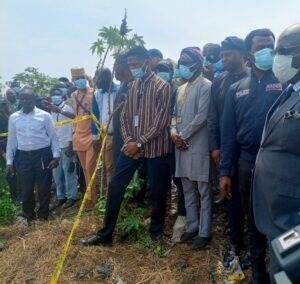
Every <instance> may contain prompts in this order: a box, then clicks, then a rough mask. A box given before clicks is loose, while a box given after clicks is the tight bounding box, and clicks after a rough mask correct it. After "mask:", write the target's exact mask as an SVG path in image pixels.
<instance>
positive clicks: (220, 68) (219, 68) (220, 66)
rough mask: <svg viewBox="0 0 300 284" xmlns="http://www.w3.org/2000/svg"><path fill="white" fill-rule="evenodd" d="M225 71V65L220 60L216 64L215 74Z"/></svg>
mask: <svg viewBox="0 0 300 284" xmlns="http://www.w3.org/2000/svg"><path fill="white" fill-rule="evenodd" d="M223 70H224V65H223V62H222V60H219V61H218V62H217V63H215V64H214V72H222V71H223Z"/></svg>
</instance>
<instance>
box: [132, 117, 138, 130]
mask: <svg viewBox="0 0 300 284" xmlns="http://www.w3.org/2000/svg"><path fill="white" fill-rule="evenodd" d="M133 125H134V127H138V126H139V116H138V115H135V116H134V122H133Z"/></svg>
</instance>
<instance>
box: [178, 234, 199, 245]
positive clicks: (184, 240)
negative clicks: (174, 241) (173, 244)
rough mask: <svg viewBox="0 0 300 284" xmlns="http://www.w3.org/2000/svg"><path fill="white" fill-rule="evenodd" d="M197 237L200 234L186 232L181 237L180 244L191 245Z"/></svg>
mask: <svg viewBox="0 0 300 284" xmlns="http://www.w3.org/2000/svg"><path fill="white" fill-rule="evenodd" d="M197 235H198V232H194V233H189V232H185V233H184V234H183V235H182V236H181V238H180V242H181V243H191V242H192V241H193V239H194V238H195V237H196V236H197Z"/></svg>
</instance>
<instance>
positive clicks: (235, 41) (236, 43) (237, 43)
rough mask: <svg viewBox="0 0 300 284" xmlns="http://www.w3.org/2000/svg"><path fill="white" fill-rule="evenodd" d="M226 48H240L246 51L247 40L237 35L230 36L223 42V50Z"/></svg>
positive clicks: (239, 49)
mask: <svg viewBox="0 0 300 284" xmlns="http://www.w3.org/2000/svg"><path fill="white" fill-rule="evenodd" d="M224 50H238V51H242V52H246V46H245V42H244V40H242V39H241V38H238V37H236V36H228V37H226V38H225V39H224V40H223V41H222V42H221V51H224Z"/></svg>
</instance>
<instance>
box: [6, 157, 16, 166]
mask: <svg viewBox="0 0 300 284" xmlns="http://www.w3.org/2000/svg"><path fill="white" fill-rule="evenodd" d="M13 164H14V161H13V160H11V159H7V160H6V165H8V166H12V165H13Z"/></svg>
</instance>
